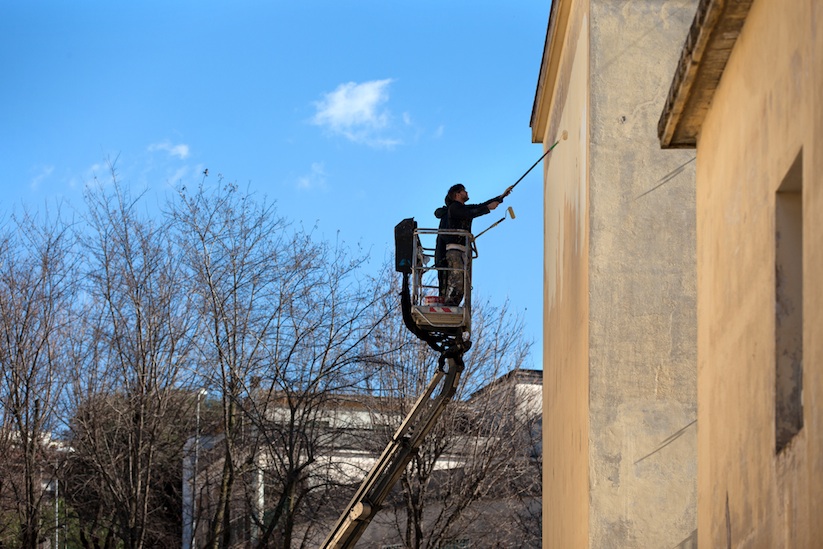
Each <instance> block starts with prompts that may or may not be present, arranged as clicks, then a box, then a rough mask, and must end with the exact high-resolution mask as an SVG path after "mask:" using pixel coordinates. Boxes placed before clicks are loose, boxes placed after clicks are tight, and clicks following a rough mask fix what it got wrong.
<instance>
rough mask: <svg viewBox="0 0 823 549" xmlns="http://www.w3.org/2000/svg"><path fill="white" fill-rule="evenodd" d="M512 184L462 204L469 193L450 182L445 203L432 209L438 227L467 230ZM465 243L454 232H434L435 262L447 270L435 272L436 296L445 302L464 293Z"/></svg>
mask: <svg viewBox="0 0 823 549" xmlns="http://www.w3.org/2000/svg"><path fill="white" fill-rule="evenodd" d="M513 187H514V185H512V186H510V187H508V188H507V189H506V190H505V191H504V192H503V194H501V195H500V196H496V197H494V198H492V199H490V200H487V201H485V202H483V203H481V204H466V202H468V200H469V193H468V191H467V190H466V187H465V186H464V185H462V184H460V183H458V184H457V185H452V186H451V188H449V192H448V194H446V205H445V206H441V207H440V208H437V209H436V210H435V211H434V215H435V217H437V218H439V219H440V229H461V230H465V231H469V232H471V230H472V220H473V219H474V218H475V217H480V216H481V215H486V214H487V213H489V212H490V211H492V210H494V209H495V208H497V206H499V205H500V203H501V202H503V199H504V198H505V197H507V196H509V194H510V193H511V192H512V188H513ZM467 253H468V250H466V246H465V245H464V243H463V242H462V241H461V238H460V237H459V236H457V235H438V236H437V246H436V249H435V254H434V255H435V265H436V266H437V267H441V268H447V269H448V270H441V271H439V272H438V277H439V286H440V297H441V298H443V301H444V303H445V304H446V305H452V306H457V305H459V304H460V302H461V301H462V300H463V295H464V293H465V288H464V285H463V284H464V281H463V271H464V265H465V264H466V254H467Z"/></svg>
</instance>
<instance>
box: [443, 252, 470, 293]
mask: <svg viewBox="0 0 823 549" xmlns="http://www.w3.org/2000/svg"><path fill="white" fill-rule="evenodd" d="M446 267H447V268H448V271H447V273H448V274H447V276H446V295H445V299H444V302H445V304H446V305H460V302H461V301H463V296H464V295H465V293H466V278H467V274H468V270H467V269H466V254H465V252H463V251H461V250H446Z"/></svg>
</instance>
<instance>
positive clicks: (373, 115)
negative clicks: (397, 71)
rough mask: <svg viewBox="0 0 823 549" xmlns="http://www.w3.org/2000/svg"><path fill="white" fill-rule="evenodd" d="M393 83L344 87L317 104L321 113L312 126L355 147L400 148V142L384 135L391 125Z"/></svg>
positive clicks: (372, 82) (345, 85)
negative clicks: (334, 134) (344, 138)
mask: <svg viewBox="0 0 823 549" xmlns="http://www.w3.org/2000/svg"><path fill="white" fill-rule="evenodd" d="M391 83H392V80H391V79H385V80H372V81H370V82H363V83H361V84H358V83H355V82H347V83H345V84H340V85H339V86H337V89H335V90H334V91H333V92H329V93H326V94H324V95H323V99H322V100H321V101H317V102H316V103H315V107H316V108H317V112H316V113H315V115H314V117H313V118H312V123H313V124H316V125H318V126H321V127H324V128H326V129H328V130H329V131H331V132H332V133H337V134H340V135H343V136H344V137H346V138H347V139H349V140H350V141H353V142H355V143H364V144H366V145H370V146H376V147H392V146H394V145H397V144H398V143H400V140H399V139H396V138H391V137H386V136H385V135H383V132H384V131H386V130H388V129H389V128H390V124H391V113H390V111H389V110H388V109H387V108H385V104H386V103H387V102H388V100H389V90H388V88H389V84H391Z"/></svg>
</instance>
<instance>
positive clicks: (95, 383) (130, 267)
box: [71, 167, 193, 549]
mask: <svg viewBox="0 0 823 549" xmlns="http://www.w3.org/2000/svg"><path fill="white" fill-rule="evenodd" d="M109 189H110V190H109ZM86 203H87V206H88V213H87V216H88V218H87V221H88V224H87V225H88V227H87V229H86V231H85V232H84V233H83V234H82V238H81V242H82V251H83V254H84V257H85V258H86V261H87V272H86V273H85V278H84V280H85V284H84V293H83V303H82V305H83V313H82V316H81V318H82V322H78V325H77V326H76V333H75V335H74V339H73V341H74V343H73V345H72V351H73V359H74V363H75V368H74V369H73V379H72V396H73V398H72V400H73V402H75V403H78V407H77V409H76V410H75V413H74V415H73V418H72V423H71V444H72V447H73V449H74V453H73V459H74V462H75V468H74V471H78V470H81V471H82V470H85V471H87V477H86V478H88V483H89V484H88V485H86V486H85V488H87V490H86V493H91V494H95V496H96V497H98V498H100V501H101V502H102V503H104V504H105V507H104V508H102V509H99V510H98V509H91V510H89V512H90V513H92V515H93V516H94V517H95V518H96V519H99V520H100V521H101V523H100V526H101V527H102V528H103V530H105V529H111V530H112V531H113V532H114V535H115V537H116V538H117V541H118V543H121V544H122V545H123V546H124V547H127V548H138V549H139V548H141V547H145V546H148V545H151V546H156V545H158V544H161V545H163V544H167V543H175V542H177V541H178V540H179V535H180V534H179V530H177V531H175V530H176V525H177V524H178V523H179V520H176V517H175V520H174V522H171V523H169V522H168V521H164V520H160V515H162V514H163V509H164V506H165V503H164V502H163V490H164V489H166V488H167V487H168V486H169V484H168V483H166V482H164V480H163V476H164V475H166V474H167V473H168V472H169V471H170V470H179V464H180V463H181V460H182V448H183V442H184V438H183V437H182V436H181V434H180V431H179V429H181V427H182V426H184V425H190V422H188V421H186V420H185V419H184V418H187V417H190V414H186V412H188V411H189V410H190V406H191V404H189V408H188V410H187V407H186V402H187V401H186V399H185V398H182V397H181V394H180V391H181V389H183V388H184V387H183V381H184V376H185V374H186V372H187V371H188V364H187V360H188V356H189V353H190V348H191V345H192V342H193V337H192V336H193V327H192V326H191V322H192V318H193V315H192V314H190V311H189V308H190V299H189V297H188V294H187V293H186V291H185V281H184V280H183V279H182V275H183V271H182V269H181V268H180V265H179V260H178V254H177V253H176V251H175V249H174V247H173V245H172V242H171V241H170V239H169V238H168V230H167V228H166V227H165V226H163V224H162V223H157V222H154V221H151V220H149V219H147V218H146V217H145V216H144V217H141V216H140V215H139V213H138V206H139V197H138V198H132V196H131V195H130V193H129V192H128V191H126V190H124V189H123V188H122V187H121V186H120V184H119V182H118V181H117V178H116V174H115V172H114V169H113V167H112V183H111V185H110V186H106V187H103V186H100V187H95V188H92V189H90V190H88V191H87V194H86ZM188 402H191V399H189V400H188ZM169 462H171V463H173V464H174V465H173V466H172V467H170V466H169V465H168V463H169ZM75 480H76V479H75ZM171 486H174V487H175V488H174V489H176V490H179V486H175V484H171ZM72 493H73V494H75V495H80V494H82V493H84V492H83V491H81V490H76V491H73V492H72ZM178 499H179V494H178ZM98 513H102V514H98ZM107 513H108V514H109V515H110V516H107ZM85 524H87V525H89V524H91V525H93V524H94V522H93V521H90V522H86V523H85ZM170 524H171V526H170ZM97 533H98V532H96V531H89V532H86V538H87V540H91V539H93V538H94V537H95V536H96V535H97ZM175 534H176V535H175ZM89 543H91V542H90V541H89Z"/></svg>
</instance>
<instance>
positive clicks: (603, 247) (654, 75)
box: [532, 0, 697, 549]
mask: <svg viewBox="0 0 823 549" xmlns="http://www.w3.org/2000/svg"><path fill="white" fill-rule="evenodd" d="M695 5H696V1H694V0H670V1H664V0H644V1H630V0H555V2H554V5H553V7H552V21H550V28H549V33H548V34H549V35H548V38H547V45H546V52H544V60H543V67H542V69H541V82H540V84H539V88H538V94H537V98H536V102H535V111H534V115H533V120H532V128H533V131H535V132H536V134H534V137H535V140H537V141H542V142H543V143H544V146H546V147H548V146H550V145H551V144H552V143H554V142H555V140H556V139H558V138H559V136H560V135H561V132H562V131H563V130H566V131H567V132H568V136H569V137H568V140H567V141H561V143H560V144H559V145H558V147H557V148H556V149H555V151H554V152H553V153H552V154H551V155H550V157H549V160H548V161H547V162H546V163H545V169H544V176H545V181H546V185H545V200H546V203H545V240H544V241H545V250H544V252H545V260H544V261H545V264H544V276H545V286H544V287H545V295H544V302H545V309H544V323H545V324H544V326H545V327H544V332H545V334H544V350H543V354H544V366H543V367H544V433H543V440H544V491H543V494H544V496H543V497H544V515H543V516H544V519H543V520H544V525H543V546H544V547H552V548H559V547H562V548H571V547H574V548H578V547H592V548H607V547H619V548H643V549H654V548H665V549H671V548H673V547H677V546H679V545H681V544H684V543H689V541H688V540H689V539H692V534H693V532H694V530H695V528H696V523H697V510H696V503H697V480H696V476H697V429H696V416H697V386H696V375H697V372H696V364H697V346H696V339H697V328H696V264H695V261H696V252H695V238H696V237H695V189H694V166H695V163H694V156H695V155H694V151H663V150H661V149H660V145H659V143H658V141H657V136H656V126H657V120H658V117H659V115H660V109H661V107H662V105H663V103H664V101H665V98H666V94H667V92H668V88H669V85H670V82H671V78H672V74H673V72H674V69H675V66H676V65H677V60H678V55H679V53H680V50H681V47H682V45H683V41H684V39H685V37H686V34H687V31H688V28H689V25H690V23H691V20H692V18H693V16H694V13H695ZM683 546H685V545H683Z"/></svg>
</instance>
